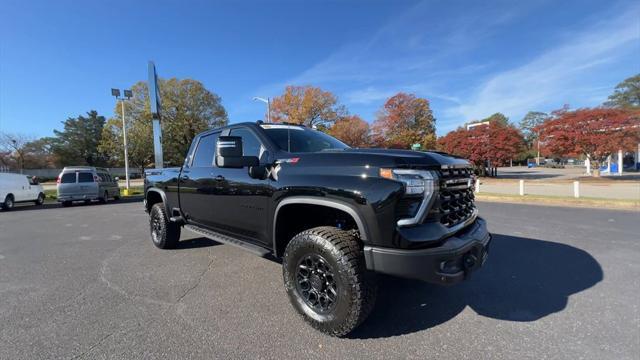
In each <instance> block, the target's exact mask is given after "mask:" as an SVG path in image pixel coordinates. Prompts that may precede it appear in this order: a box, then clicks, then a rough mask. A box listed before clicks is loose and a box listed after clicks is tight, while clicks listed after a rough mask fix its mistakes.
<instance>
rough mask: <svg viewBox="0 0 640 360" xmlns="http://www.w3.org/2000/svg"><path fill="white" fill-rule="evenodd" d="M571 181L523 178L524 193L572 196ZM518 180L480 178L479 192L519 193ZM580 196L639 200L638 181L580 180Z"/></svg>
mask: <svg viewBox="0 0 640 360" xmlns="http://www.w3.org/2000/svg"><path fill="white" fill-rule="evenodd" d="M573 186H574V185H573V181H542V180H525V182H524V193H525V194H526V195H543V196H568V197H573V196H574V194H573ZM519 189H520V181H519V180H515V179H514V180H511V179H509V180H505V179H487V178H481V179H480V193H493V194H505V195H519ZM580 197H588V198H599V199H618V200H640V181H597V182H596V181H580Z"/></svg>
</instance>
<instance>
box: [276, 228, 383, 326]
mask: <svg viewBox="0 0 640 360" xmlns="http://www.w3.org/2000/svg"><path fill="white" fill-rule="evenodd" d="M283 277H284V286H285V289H286V291H287V294H288V295H289V299H290V301H291V303H292V305H293V307H294V308H295V309H296V310H297V311H298V313H300V315H302V317H303V318H304V319H305V320H306V321H307V322H308V323H310V324H311V325H312V326H313V327H314V328H316V329H318V330H320V331H322V332H324V333H326V334H328V335H332V336H344V335H347V334H348V333H350V332H351V331H352V330H353V329H355V328H356V327H357V326H358V325H360V324H361V323H362V322H363V321H364V320H365V319H366V318H367V316H368V315H369V313H370V312H371V309H372V308H373V305H374V303H375V298H376V284H375V279H374V278H373V275H372V274H371V273H369V272H368V271H367V270H366V266H365V262H364V253H363V250H362V247H361V245H360V243H359V242H358V239H357V238H356V237H355V236H354V235H353V234H351V233H350V232H347V231H343V230H340V229H337V228H334V227H329V226H323V227H317V228H313V229H310V230H306V231H303V232H301V233H300V234H298V235H296V236H295V237H294V238H293V239H292V240H291V242H289V244H288V245H287V248H286V250H285V253H284V259H283Z"/></svg>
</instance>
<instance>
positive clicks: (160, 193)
mask: <svg viewBox="0 0 640 360" xmlns="http://www.w3.org/2000/svg"><path fill="white" fill-rule="evenodd" d="M150 192H154V193H158V195H160V198H162V203H163V204H164V210H165V213H166V214H167V216H171V212H170V211H169V204H168V203H167V195H166V194H165V193H164V191H162V189H158V188H157V187H150V188H148V189H147V191H145V193H144V205H145V206H144V207H145V210H147V212H148V211H150V210H151V209H150V208H147V197H148V196H149V193H150Z"/></svg>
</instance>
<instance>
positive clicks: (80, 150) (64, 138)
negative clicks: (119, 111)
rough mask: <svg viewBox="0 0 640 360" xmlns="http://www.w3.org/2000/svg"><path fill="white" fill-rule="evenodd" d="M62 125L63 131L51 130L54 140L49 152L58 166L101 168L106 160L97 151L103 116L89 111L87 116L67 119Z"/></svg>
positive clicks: (103, 121)
mask: <svg viewBox="0 0 640 360" xmlns="http://www.w3.org/2000/svg"><path fill="white" fill-rule="evenodd" d="M62 123H63V125H64V130H62V131H59V130H53V133H54V134H55V139H54V140H53V143H52V144H51V151H52V152H53V154H54V155H55V157H56V162H57V165H58V166H67V165H89V166H102V165H104V164H105V163H106V161H105V160H106V159H105V158H104V157H103V156H102V154H101V153H100V152H99V151H98V143H99V142H100V139H101V137H102V127H103V126H104V123H105V118H104V116H100V115H98V112H96V111H95V110H91V111H89V112H88V113H87V116H82V115H79V116H78V117H76V118H68V119H67V120H65V121H63V122H62Z"/></svg>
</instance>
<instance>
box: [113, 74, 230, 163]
mask: <svg viewBox="0 0 640 360" xmlns="http://www.w3.org/2000/svg"><path fill="white" fill-rule="evenodd" d="M159 87H160V97H161V101H162V122H161V124H162V144H163V151H164V154H163V156H164V160H165V162H167V163H168V164H169V165H181V164H182V162H183V161H184V156H185V154H186V153H187V150H188V149H189V146H190V145H191V141H192V140H193V138H194V137H195V135H196V134H198V133H200V132H202V131H205V130H207V129H210V128H215V127H220V126H224V125H226V124H227V122H228V117H227V112H226V110H225V109H224V107H223V106H222V103H221V99H220V97H219V96H218V95H216V94H214V93H212V92H210V91H209V90H207V89H206V88H205V87H204V85H202V83H200V82H199V81H196V80H192V79H184V80H180V79H175V78H172V79H168V80H165V79H159ZM131 90H132V92H133V97H132V98H131V100H130V101H126V102H125V116H126V123H127V145H128V152H129V162H130V165H131V166H135V167H140V168H144V167H148V166H150V165H151V164H152V161H153V130H152V125H151V112H150V109H149V92H148V91H147V84H146V82H142V81H140V82H138V83H136V84H134V85H133V86H132V87H131ZM102 137H103V140H102V141H101V143H100V150H101V152H102V153H104V154H106V155H108V157H109V159H110V162H111V163H112V164H114V165H116V164H117V165H120V166H121V165H122V164H123V163H124V152H123V151H124V150H123V149H124V148H123V145H122V111H121V105H120V104H119V103H118V104H117V105H116V108H115V116H114V118H112V119H109V121H108V122H107V125H106V126H105V127H104V130H103V134H102Z"/></svg>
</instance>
